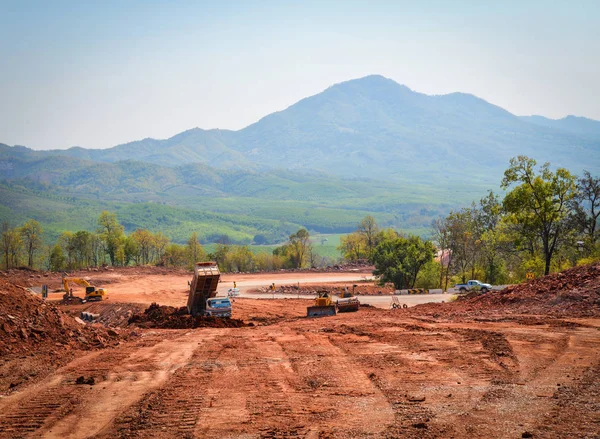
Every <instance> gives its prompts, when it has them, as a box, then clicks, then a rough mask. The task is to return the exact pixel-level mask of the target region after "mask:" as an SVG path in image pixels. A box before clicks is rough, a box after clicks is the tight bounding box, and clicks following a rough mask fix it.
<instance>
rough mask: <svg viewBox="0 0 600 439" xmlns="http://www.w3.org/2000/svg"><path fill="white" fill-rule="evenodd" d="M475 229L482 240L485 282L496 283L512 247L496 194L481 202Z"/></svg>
mask: <svg viewBox="0 0 600 439" xmlns="http://www.w3.org/2000/svg"><path fill="white" fill-rule="evenodd" d="M475 227H476V229H477V236H478V237H479V239H480V243H481V247H480V257H481V260H482V265H483V267H484V272H485V279H484V280H485V281H487V282H489V283H492V284H494V283H496V282H497V281H498V279H499V276H500V268H501V257H502V255H503V253H505V252H506V251H507V249H508V247H510V245H509V239H508V235H507V234H506V233H504V224H503V223H502V204H501V201H500V199H499V198H498V196H497V195H496V194H494V192H492V191H489V193H488V195H487V196H486V197H484V198H482V199H481V200H480V201H479V209H477V210H476V211H475Z"/></svg>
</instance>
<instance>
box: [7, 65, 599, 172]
mask: <svg viewBox="0 0 600 439" xmlns="http://www.w3.org/2000/svg"><path fill="white" fill-rule="evenodd" d="M581 119H584V120H581ZM565 120H566V122H565ZM561 121H563V122H561ZM595 124H598V127H599V128H598V129H597V130H596V125H595ZM31 151H33V150H31ZM599 151H600V122H596V121H593V120H592V119H585V118H575V119H573V118H565V119H561V120H559V121H555V122H552V120H551V119H547V118H543V119H540V117H523V116H522V117H519V116H516V115H514V114H512V113H510V112H509V111H507V110H505V109H503V108H501V107H499V106H496V105H494V104H491V103H489V102H487V101H485V100H484V99H481V98H479V97H477V96H475V95H472V94H468V93H461V92H455V93H449V94H444V95H426V94H423V93H419V92H415V91H413V90H411V89H410V88H409V87H407V86H405V85H401V84H398V83H396V82H395V81H393V80H391V79H389V78H385V77H383V76H381V75H369V76H366V77H363V78H358V79H353V80H350V81H345V82H340V83H337V84H333V85H332V86H330V87H328V88H327V89H325V90H324V91H322V92H321V93H317V94H315V95H312V96H308V97H306V98H304V99H301V100H300V101H298V102H296V103H294V104H292V105H290V106H289V107H287V108H286V109H284V110H281V111H277V112H274V113H271V114H268V115H266V116H264V117H262V118H261V119H259V120H258V121H257V122H255V123H253V124H250V125H248V126H247V127H244V128H242V129H240V130H237V131H233V130H222V129H210V130H205V129H202V128H191V129H189V130H186V131H183V132H181V133H178V134H176V135H174V136H172V137H170V138H168V139H163V140H159V139H152V138H146V139H142V140H137V141H133V142H128V143H124V144H120V145H116V146H114V147H112V148H107V149H86V148H81V147H72V148H69V149H67V150H49V151H36V152H35V154H39V156H40V157H42V156H52V155H54V156H70V157H77V158H80V159H85V160H93V161H99V162H116V161H121V160H136V161H142V162H148V163H155V164H160V165H167V166H172V167H176V166H178V165H181V164H182V163H205V164H207V165H210V166H212V167H216V168H222V169H240V170H244V169H248V170H254V171H261V170H262V171H267V170H269V169H271V170H272V169H290V170H303V171H310V170H317V171H320V172H328V173H331V174H337V175H341V176H345V177H354V178H362V177H368V178H372V177H373V178H384V179H403V178H404V179H406V178H411V179H414V180H415V181H418V182H424V181H428V180H429V179H430V178H431V175H432V174H440V173H443V174H444V175H450V176H452V178H455V179H458V180H460V179H462V180H464V181H480V180H481V179H484V180H485V181H493V180H497V179H498V177H499V176H500V175H501V172H502V171H503V169H504V168H505V167H506V165H507V163H508V160H509V159H510V158H511V157H513V156H516V155H529V156H531V157H534V158H537V159H538V160H539V161H543V162H545V161H550V162H552V163H553V164H557V165H558V164H560V165H561V166H566V167H571V168H574V171H575V172H578V171H579V170H580V169H583V167H585V166H589V164H590V163H592V164H593V163H600V153H599ZM18 153H19V154H25V153H26V151H23V150H20V151H19V152H18ZM464 168H470V171H469V172H468V173H466V172H464V170H463V169H464ZM597 168H598V165H596V169H597Z"/></svg>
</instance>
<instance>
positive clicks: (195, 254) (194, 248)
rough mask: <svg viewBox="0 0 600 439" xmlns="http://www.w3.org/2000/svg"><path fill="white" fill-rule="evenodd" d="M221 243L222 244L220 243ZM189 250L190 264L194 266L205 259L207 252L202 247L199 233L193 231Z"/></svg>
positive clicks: (188, 243) (188, 244)
mask: <svg viewBox="0 0 600 439" xmlns="http://www.w3.org/2000/svg"><path fill="white" fill-rule="evenodd" d="M219 245H221V244H219ZM187 252H188V261H189V265H191V266H193V265H194V264H195V263H196V262H200V261H203V260H204V258H205V256H206V253H205V252H204V249H203V248H202V244H200V241H199V240H198V233H197V232H193V233H192V236H190V239H188V242H187Z"/></svg>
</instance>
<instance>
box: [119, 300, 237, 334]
mask: <svg viewBox="0 0 600 439" xmlns="http://www.w3.org/2000/svg"><path fill="white" fill-rule="evenodd" d="M129 324H130V325H135V326H138V327H140V328H163V329H193V328H241V327H244V326H248V325H247V324H246V323H244V322H243V321H242V320H238V319H224V318H218V317H203V316H197V317H193V316H191V315H189V314H188V313H187V308H186V307H184V306H183V307H181V308H175V307H173V306H164V305H159V304H157V303H153V304H151V305H150V306H149V307H148V308H147V309H146V310H145V311H144V312H142V313H137V314H134V315H133V316H131V318H130V319H129Z"/></svg>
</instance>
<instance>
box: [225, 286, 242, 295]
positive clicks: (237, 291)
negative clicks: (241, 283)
mask: <svg viewBox="0 0 600 439" xmlns="http://www.w3.org/2000/svg"><path fill="white" fill-rule="evenodd" d="M239 295H240V289H239V288H229V290H228V291H227V297H237V296H239Z"/></svg>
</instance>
